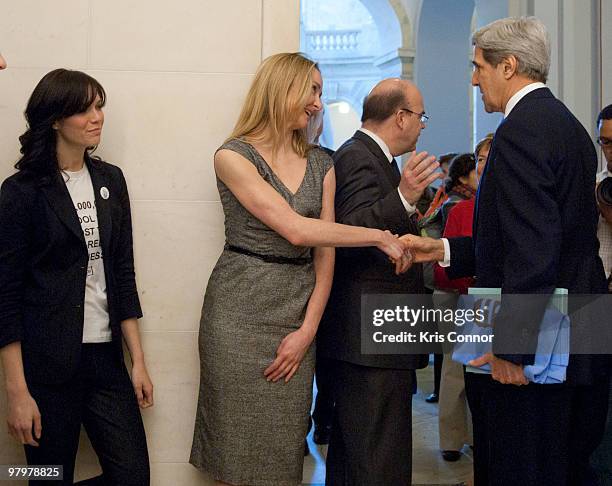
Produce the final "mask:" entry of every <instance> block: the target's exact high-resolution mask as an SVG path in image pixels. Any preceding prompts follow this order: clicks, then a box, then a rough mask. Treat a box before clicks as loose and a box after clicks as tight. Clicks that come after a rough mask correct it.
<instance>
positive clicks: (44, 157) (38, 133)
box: [15, 69, 106, 176]
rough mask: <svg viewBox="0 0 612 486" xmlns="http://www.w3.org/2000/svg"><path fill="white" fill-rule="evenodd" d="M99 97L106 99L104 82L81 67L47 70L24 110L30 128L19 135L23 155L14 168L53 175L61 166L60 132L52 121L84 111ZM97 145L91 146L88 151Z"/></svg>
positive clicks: (103, 100)
mask: <svg viewBox="0 0 612 486" xmlns="http://www.w3.org/2000/svg"><path fill="white" fill-rule="evenodd" d="M96 96H99V97H100V100H101V104H102V106H104V103H106V93H105V91H104V88H103V87H102V85H101V84H100V83H99V82H98V81H96V80H95V79H94V78H92V77H91V76H89V75H87V74H85V73H83V72H81V71H71V70H68V69H55V70H54V71H51V72H50V73H47V74H46V75H45V76H44V77H43V78H42V79H41V80H40V82H39V83H38V84H37V85H36V88H34V91H33V92H32V95H31V96H30V99H29V100H28V105H27V107H26V110H25V118H26V121H27V124H28V129H27V130H26V131H25V133H24V134H23V135H21V136H20V137H19V142H21V149H20V152H21V154H22V157H21V158H20V159H19V161H18V162H17V163H16V164H15V168H16V169H18V170H22V171H31V172H33V173H37V174H40V175H41V176H43V175H50V174H52V173H54V172H56V171H58V170H59V167H58V161H57V133H56V131H55V130H54V129H53V124H54V123H55V122H56V121H58V120H62V119H64V118H68V117H69V116H72V115H76V114H77V113H83V112H84V111H87V109H88V108H89V107H90V106H91V104H92V103H93V102H94V101H95V99H96ZM93 149H95V147H91V148H90V149H88V152H89V151H91V150H93Z"/></svg>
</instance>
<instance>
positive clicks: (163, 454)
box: [142, 332, 200, 484]
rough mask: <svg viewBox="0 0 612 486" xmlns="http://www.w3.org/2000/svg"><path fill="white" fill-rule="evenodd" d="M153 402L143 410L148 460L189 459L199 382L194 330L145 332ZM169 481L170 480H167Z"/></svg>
mask: <svg viewBox="0 0 612 486" xmlns="http://www.w3.org/2000/svg"><path fill="white" fill-rule="evenodd" d="M142 337H143V346H144V349H145V353H146V361H147V367H148V369H149V373H150V375H151V380H152V381H153V386H154V395H155V405H154V406H153V407H152V408H149V409H146V410H144V412H143V420H144V423H145V428H146V431H147V444H148V446H149V457H150V459H151V462H185V463H186V462H188V461H189V454H190V452H191V440H192V438H193V426H194V423H195V413H196V405H197V397H198V389H199V383H200V381H199V380H200V361H199V357H198V333H197V332H144V333H143V334H142ZM167 484H171V483H167Z"/></svg>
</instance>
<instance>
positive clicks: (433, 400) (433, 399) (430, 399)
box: [425, 393, 440, 403]
mask: <svg viewBox="0 0 612 486" xmlns="http://www.w3.org/2000/svg"><path fill="white" fill-rule="evenodd" d="M439 399H440V397H438V394H437V393H432V394H431V395H429V396H428V397H427V398H426V399H425V401H426V402H427V403H438V400H439Z"/></svg>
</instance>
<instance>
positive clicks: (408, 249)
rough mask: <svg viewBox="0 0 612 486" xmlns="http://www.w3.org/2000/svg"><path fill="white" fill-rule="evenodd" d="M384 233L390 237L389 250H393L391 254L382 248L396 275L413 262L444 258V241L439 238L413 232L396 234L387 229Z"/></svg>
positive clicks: (434, 260)
mask: <svg viewBox="0 0 612 486" xmlns="http://www.w3.org/2000/svg"><path fill="white" fill-rule="evenodd" d="M385 233H387V234H388V236H389V238H392V240H391V243H390V244H389V250H392V251H393V255H392V254H391V253H389V252H387V251H385V250H384V249H383V251H385V253H387V255H389V260H390V261H391V262H392V263H393V264H394V265H395V273H396V274H397V275H399V274H401V273H404V272H406V271H408V270H409V269H410V267H411V266H412V265H413V264H414V263H424V262H438V261H442V260H444V243H442V240H440V239H435V238H429V237H425V236H417V235H413V234H405V235H403V236H398V235H394V234H392V233H391V232H389V231H385ZM381 249H382V248H381Z"/></svg>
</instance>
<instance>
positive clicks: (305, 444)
mask: <svg viewBox="0 0 612 486" xmlns="http://www.w3.org/2000/svg"><path fill="white" fill-rule="evenodd" d="M309 455H310V449H309V448H308V441H307V440H304V457H306V456H309Z"/></svg>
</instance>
